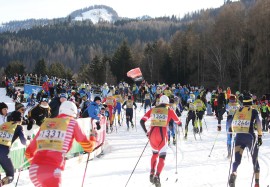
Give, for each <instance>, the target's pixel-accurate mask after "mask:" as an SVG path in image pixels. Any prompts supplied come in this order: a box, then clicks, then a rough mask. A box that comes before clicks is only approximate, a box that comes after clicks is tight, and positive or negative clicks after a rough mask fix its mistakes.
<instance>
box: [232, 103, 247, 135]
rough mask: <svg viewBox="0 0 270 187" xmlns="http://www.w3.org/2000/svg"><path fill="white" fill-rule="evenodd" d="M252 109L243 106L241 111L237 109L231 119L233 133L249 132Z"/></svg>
mask: <svg viewBox="0 0 270 187" xmlns="http://www.w3.org/2000/svg"><path fill="white" fill-rule="evenodd" d="M251 115H252V109H251V108H248V107H244V108H243V109H242V110H241V111H239V110H237V111H236V113H235V114H234V117H233V121H232V130H233V132H235V133H249V127H250V124H251Z"/></svg>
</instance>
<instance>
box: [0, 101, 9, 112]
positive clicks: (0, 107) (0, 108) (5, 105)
mask: <svg viewBox="0 0 270 187" xmlns="http://www.w3.org/2000/svg"><path fill="white" fill-rule="evenodd" d="M3 108H8V106H7V104H6V103H4V102H2V103H0V114H1V115H3V114H2V109H3Z"/></svg>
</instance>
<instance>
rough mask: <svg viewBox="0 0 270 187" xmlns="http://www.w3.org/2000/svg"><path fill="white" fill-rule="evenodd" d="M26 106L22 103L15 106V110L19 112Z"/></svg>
mask: <svg viewBox="0 0 270 187" xmlns="http://www.w3.org/2000/svg"><path fill="white" fill-rule="evenodd" d="M24 107H25V106H24V105H23V104H22V103H18V104H15V110H19V109H20V108H24Z"/></svg>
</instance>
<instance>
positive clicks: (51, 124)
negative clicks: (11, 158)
mask: <svg viewBox="0 0 270 187" xmlns="http://www.w3.org/2000/svg"><path fill="white" fill-rule="evenodd" d="M69 121H70V119H63V118H47V119H46V120H45V121H44V123H42V125H41V127H40V133H39V136H38V138H37V147H38V150H50V151H59V152H61V151H62V148H63V144H64V140H65V137H66V132H67V127H68V124H69Z"/></svg>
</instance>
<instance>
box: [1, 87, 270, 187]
mask: <svg viewBox="0 0 270 187" xmlns="http://www.w3.org/2000/svg"><path fill="white" fill-rule="evenodd" d="M0 101H1V102H6V103H7V104H8V106H9V112H11V111H13V110H14V103H13V102H12V99H10V98H9V97H7V96H5V90H4V89H3V88H0ZM138 106H139V105H138ZM143 114H144V111H143V110H141V111H139V110H137V113H136V117H137V118H136V127H137V132H136V130H135V128H134V129H130V130H129V131H127V130H126V123H125V119H124V120H123V123H122V126H121V127H119V126H118V127H117V133H116V131H114V132H112V133H111V134H108V135H107V139H106V142H105V146H104V147H105V148H104V155H102V156H101V157H100V158H94V159H92V160H90V161H89V163H88V169H87V172H86V177H85V181H84V186H85V187H108V186H111V187H124V186H125V185H126V183H127V181H128V179H129V177H130V174H131V172H132V171H133V169H134V167H135V165H136V163H137V161H138V159H139V157H140V155H141V153H142V151H143V149H144V147H145V145H146V143H147V141H148V139H147V138H146V136H145V134H144V132H143V130H142V128H141V127H140V123H139V122H140V119H141V117H142V116H143ZM186 114H187V112H184V113H183V114H182V117H181V121H182V123H183V131H184V125H185V117H186ZM204 117H205V120H206V123H207V127H208V131H207V130H206V127H205V124H204V121H203V133H202V134H201V137H202V140H200V138H199V136H198V135H197V140H195V139H194V136H193V132H192V125H191V122H190V124H189V131H188V138H187V140H184V139H183V132H182V130H181V128H180V129H179V130H180V131H179V133H180V135H179V134H178V135H177V174H176V173H175V172H176V160H175V159H176V146H174V145H171V146H170V147H168V151H167V157H166V162H165V167H164V169H163V172H162V173H161V184H162V187H167V186H168V187H173V186H183V187H225V186H227V179H228V175H229V167H230V159H227V158H226V156H227V146H226V129H225V126H226V124H225V123H226V120H225V119H226V116H225V115H224V120H222V131H221V133H220V134H219V135H218V137H217V141H216V144H215V147H214V149H213V151H212V154H211V157H208V156H209V153H210V151H211V148H212V146H213V143H214V140H215V138H216V136H217V131H216V126H217V120H216V119H215V116H204ZM146 125H147V126H149V122H147V123H146ZM269 145H270V134H269V133H264V136H263V145H262V146H261V147H260V150H259V158H258V160H259V164H260V168H261V174H260V176H261V177H260V186H262V187H265V186H267V185H268V184H269V181H270V176H269V168H270V166H269V163H270V150H269ZM151 155H152V152H151V147H150V145H148V146H147V147H146V149H145V151H144V153H143V155H142V157H141V159H140V161H139V163H138V165H137V167H136V169H135V171H134V173H133V174H132V177H131V179H130V181H129V183H128V185H127V186H128V187H135V186H136V187H137V186H140V187H148V186H152V187H154V185H151V184H150V182H149V172H150V159H151ZM86 159H87V154H84V155H80V156H79V157H76V158H72V159H69V160H67V164H66V169H65V171H64V172H63V173H62V183H63V184H62V186H63V187H69V186H71V187H80V186H82V184H81V183H82V179H83V174H84V169H85V165H86ZM233 160H234V159H233ZM252 175H253V168H252V161H251V157H250V155H249V156H248V154H247V151H246V150H245V151H244V153H243V157H242V162H241V165H240V166H239V167H238V176H237V179H236V186H238V187H248V186H251V179H252ZM3 176H4V174H2V177H3ZM17 178H18V172H17V173H15V177H14V181H13V183H12V184H9V185H6V186H7V187H14V186H15V184H16V181H17ZM167 178H168V180H166V179H167ZM176 179H178V181H177V182H176V183H175V180H176ZM253 185H254V182H253ZM17 186H18V187H33V184H32V183H31V181H30V179H29V174H28V170H25V171H22V172H21V173H20V178H19V182H18V185H17Z"/></svg>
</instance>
